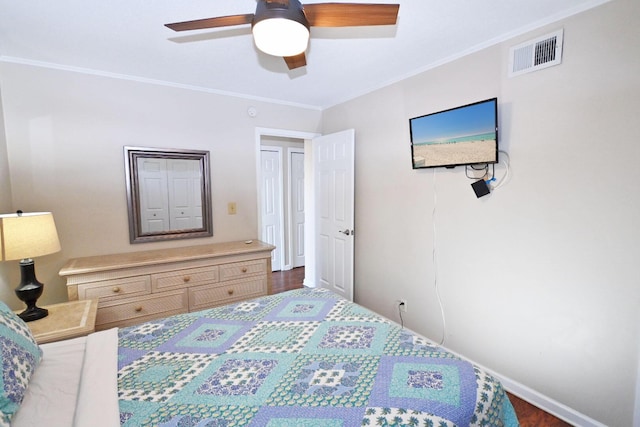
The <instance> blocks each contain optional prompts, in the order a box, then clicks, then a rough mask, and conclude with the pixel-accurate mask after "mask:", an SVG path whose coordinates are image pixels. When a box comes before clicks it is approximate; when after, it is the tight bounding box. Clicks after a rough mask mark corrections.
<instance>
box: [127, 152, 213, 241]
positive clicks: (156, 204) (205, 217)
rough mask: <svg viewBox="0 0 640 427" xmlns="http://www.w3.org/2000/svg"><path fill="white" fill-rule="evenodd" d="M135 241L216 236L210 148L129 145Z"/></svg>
mask: <svg viewBox="0 0 640 427" xmlns="http://www.w3.org/2000/svg"><path fill="white" fill-rule="evenodd" d="M124 166H125V175H126V184H127V204H128V211H129V241H130V242H131V243H144V242H153V241H163V240H172V239H190V238H195V237H208V236H212V235H213V226H212V219H211V212H212V210H211V183H210V171H209V152H208V151H200V150H178V149H166V148H143V147H124Z"/></svg>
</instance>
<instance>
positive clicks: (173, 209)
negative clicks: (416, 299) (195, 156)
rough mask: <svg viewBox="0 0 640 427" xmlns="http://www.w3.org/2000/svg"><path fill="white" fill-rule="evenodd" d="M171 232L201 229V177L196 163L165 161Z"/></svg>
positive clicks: (174, 160) (191, 161)
mask: <svg viewBox="0 0 640 427" xmlns="http://www.w3.org/2000/svg"><path fill="white" fill-rule="evenodd" d="M167 185H168V186H169V188H168V191H167V193H168V195H169V215H170V218H169V224H170V227H171V230H189V229H193V228H202V198H201V197H200V188H201V186H202V177H201V176H200V168H199V165H198V162H196V161H194V160H181V159H167Z"/></svg>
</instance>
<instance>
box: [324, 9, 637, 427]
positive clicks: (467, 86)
mask: <svg viewBox="0 0 640 427" xmlns="http://www.w3.org/2000/svg"><path fill="white" fill-rule="evenodd" d="M639 18H640V3H639V2H637V1H635V0H618V1H615V2H611V3H608V4H606V5H603V6H600V7H598V8H596V9H593V10H591V11H588V12H585V13H582V14H579V15H576V16H574V17H572V18H569V19H566V20H564V21H563V22H560V23H557V24H555V25H550V26H548V27H546V28H542V29H539V30H536V31H535V32H531V33H529V34H526V35H524V36H522V37H517V38H516V39H513V40H510V41H509V42H508V43H503V44H501V45H498V46H494V47H491V48H488V49H485V50H483V51H481V52H478V53H475V54H472V55H469V56H466V57H464V58H462V59H459V60H456V61H454V62H452V63H449V64H446V65H444V66H441V67H439V68H436V69H433V70H429V71H426V72H424V73H421V74H419V75H417V76H414V77H412V78H409V79H406V80H404V81H401V82H398V83H396V84H393V85H391V86H389V87H386V88H384V89H381V90H378V91H376V92H374V93H371V94H368V95H365V96H362V97H360V98H358V99H355V100H352V101H349V102H346V103H344V104H342V105H339V106H335V107H333V108H330V109H328V110H326V111H325V112H324V113H323V132H324V133H329V132H333V131H337V130H340V129H346V128H355V129H356V224H355V226H356V230H357V234H356V258H355V268H356V270H355V282H356V301H357V302H358V303H361V304H363V305H365V306H367V307H369V308H371V309H373V310H375V311H377V312H380V313H382V314H383V315H386V316H388V317H390V318H394V319H397V318H398V317H397V310H396V305H395V301H396V300H397V299H399V298H405V299H407V300H408V313H407V314H406V316H405V318H404V320H405V323H406V325H407V326H408V327H409V328H411V329H413V330H416V331H418V332H420V333H422V334H424V335H426V336H428V337H430V338H431V339H432V340H434V341H436V342H438V341H440V339H441V336H442V334H443V323H442V320H441V316H440V311H439V306H438V303H437V298H436V292H435V285H434V280H435V278H436V267H437V285H438V287H439V289H440V293H441V295H442V300H443V305H444V310H445V314H446V341H445V345H446V346H448V347H449V348H451V349H453V350H455V351H457V352H459V353H462V354H464V355H466V356H467V357H470V358H471V359H472V360H475V361H476V362H478V363H480V364H482V365H484V366H487V367H489V368H490V369H492V370H494V371H496V372H498V373H500V374H502V375H504V376H506V377H508V378H511V379H513V380H515V381H516V382H518V383H521V384H524V385H525V386H527V387H530V388H531V389H533V390H535V391H538V392H540V393H542V394H544V395H546V396H548V397H550V398H551V399H555V400H557V401H559V402H560V403H562V404H564V405H567V406H568V407H569V408H573V410H576V411H578V412H579V413H582V414H586V416H587V417H591V418H592V419H595V420H597V421H600V422H602V423H605V424H607V425H611V426H629V425H631V423H632V419H633V405H634V401H635V400H634V393H635V388H636V387H635V383H636V377H637V372H636V371H637V368H638V344H637V339H638V336H639V335H638V332H639V325H640V310H639V308H640V287H639V286H638V284H639V283H640V273H639V270H638V266H637V265H638V259H640V245H639V244H638V242H639V241H640V192H639V191H638V182H640V168H639V167H638V160H639V159H640V143H639V142H640V140H639V139H638V135H640V120H638V112H639V111H640V77H639V76H640V55H638V46H640V32H639V31H638V27H637V22H638V19H639ZM560 27H564V29H565V42H564V60H563V63H562V65H560V66H557V67H552V68H549V69H546V70H542V71H539V72H536V73H532V74H528V75H524V76H520V77H517V78H513V79H509V78H507V76H506V75H507V55H508V49H509V47H510V46H512V45H514V44H517V43H519V42H522V41H525V40H528V39H530V38H533V37H535V36H538V35H543V34H546V33H548V32H550V31H552V30H555V29H557V28H560ZM493 96H497V97H498V100H499V111H500V113H499V115H500V117H499V120H500V138H501V140H500V144H501V148H502V149H504V150H506V151H508V152H509V154H510V156H511V166H512V178H511V180H510V181H509V182H508V184H507V185H505V186H504V187H503V188H501V189H499V190H497V191H496V192H495V193H493V194H492V195H491V196H487V197H485V198H482V199H476V197H475V195H474V193H473V191H472V189H471V187H470V184H471V182H472V181H471V180H469V179H467V178H466V177H465V173H464V170H463V168H456V169H454V170H446V169H436V170H421V171H414V170H412V169H411V159H410V146H409V127H408V119H409V118H411V117H415V116H419V115H423V114H427V113H431V112H435V111H439V110H442V109H446V108H451V107H456V106H459V105H463V104H466V103H469V102H474V101H478V100H482V99H486V98H489V97H493ZM496 169H497V171H498V173H497V174H498V176H502V173H503V170H504V169H503V167H497V168H496ZM434 206H435V214H434ZM434 229H435V233H434ZM434 239H435V241H436V250H437V264H435V265H434V262H433V261H432V249H433V244H434ZM569 412H571V410H569ZM565 415H566V414H565ZM576 416H577V417H578V418H576V419H579V416H580V414H577V415H576ZM587 420H588V418H587ZM574 421H575V419H574Z"/></svg>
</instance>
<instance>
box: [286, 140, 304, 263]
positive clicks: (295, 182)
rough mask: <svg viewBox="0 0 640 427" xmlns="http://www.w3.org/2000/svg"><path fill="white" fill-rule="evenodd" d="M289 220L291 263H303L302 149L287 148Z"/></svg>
mask: <svg viewBox="0 0 640 427" xmlns="http://www.w3.org/2000/svg"><path fill="white" fill-rule="evenodd" d="M289 195H290V203H289V221H290V224H291V227H290V230H291V231H290V233H289V236H290V239H291V245H290V247H291V264H292V267H293V268H296V267H302V266H303V265H304V232H305V231H304V219H305V218H304V150H298V149H294V148H290V149H289Z"/></svg>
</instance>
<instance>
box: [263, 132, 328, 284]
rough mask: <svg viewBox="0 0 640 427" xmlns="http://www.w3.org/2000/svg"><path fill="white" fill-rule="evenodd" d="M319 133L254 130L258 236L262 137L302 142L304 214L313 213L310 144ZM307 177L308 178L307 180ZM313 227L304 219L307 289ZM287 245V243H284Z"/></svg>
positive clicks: (311, 267)
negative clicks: (291, 139)
mask: <svg viewBox="0 0 640 427" xmlns="http://www.w3.org/2000/svg"><path fill="white" fill-rule="evenodd" d="M321 135H322V134H321V133H317V132H301V131H295V130H287V129H275V128H263V127H256V128H255V157H256V188H257V191H256V197H257V202H258V204H257V205H256V211H257V214H258V215H257V216H258V236H260V232H261V230H262V215H261V214H260V203H261V197H262V189H261V186H260V171H261V165H260V150H261V149H262V138H263V137H282V138H295V139H300V140H303V141H304V153H305V154H304V156H305V171H304V174H305V182H304V187H305V197H304V207H305V212H314V209H315V202H314V190H313V188H314V187H313V169H312V168H313V162H312V160H311V159H312V158H313V150H312V145H311V142H312V140H313V138H315V137H318V136H321ZM307 177H309V178H308V179H307ZM314 234H315V225H314V219H313V218H310V217H309V216H308V217H307V218H305V230H304V247H305V249H304V252H305V270H304V275H305V278H304V285H305V286H309V287H315V286H316V283H315V253H316V252H315V237H314ZM286 244H288V243H286Z"/></svg>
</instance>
